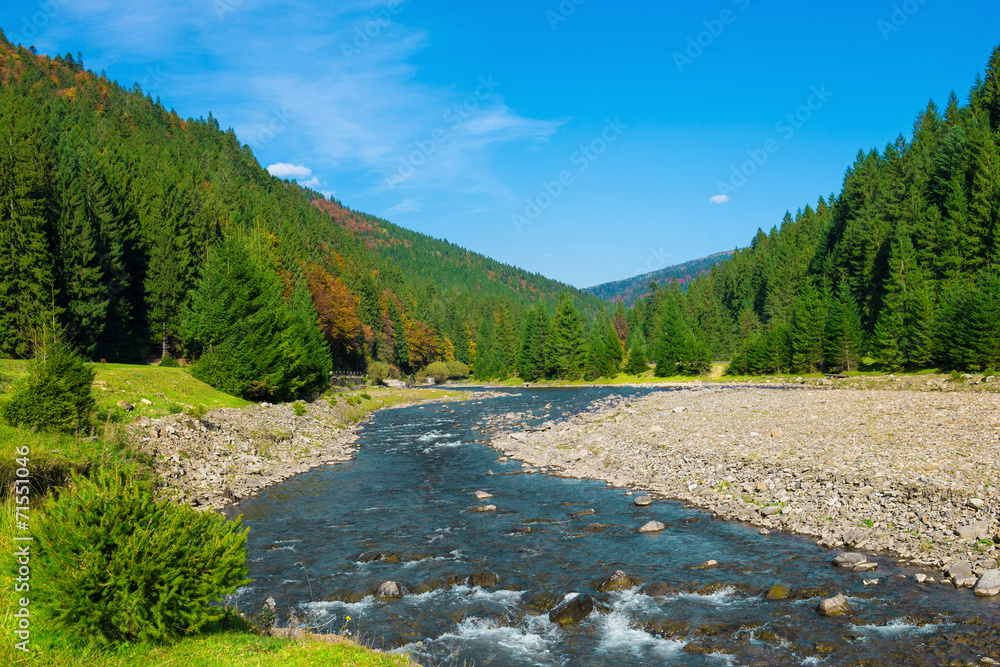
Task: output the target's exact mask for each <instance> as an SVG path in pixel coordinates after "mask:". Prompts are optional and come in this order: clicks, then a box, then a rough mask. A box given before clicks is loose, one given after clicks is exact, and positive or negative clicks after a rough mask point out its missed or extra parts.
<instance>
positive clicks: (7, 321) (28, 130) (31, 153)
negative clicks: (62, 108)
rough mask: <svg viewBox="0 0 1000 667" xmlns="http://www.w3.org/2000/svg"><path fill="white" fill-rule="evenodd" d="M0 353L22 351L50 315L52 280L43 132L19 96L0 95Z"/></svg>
mask: <svg viewBox="0 0 1000 667" xmlns="http://www.w3.org/2000/svg"><path fill="white" fill-rule="evenodd" d="M0 128H2V131H0V248H2V250H0V354H2V355H4V356H19V357H26V356H28V355H30V354H31V352H32V350H31V340H32V337H33V334H34V335H40V332H41V331H42V329H43V327H44V325H45V323H46V322H47V321H50V320H51V317H50V316H51V315H52V312H51V311H52V308H51V305H52V303H53V297H54V296H55V283H54V280H53V270H52V258H51V253H50V250H49V248H50V247H51V245H50V243H49V240H48V238H47V235H46V230H47V228H48V220H47V219H46V199H47V197H48V194H47V188H48V185H47V183H46V181H45V175H44V172H43V168H44V165H45V164H46V158H45V155H46V150H45V149H44V147H43V146H42V145H40V142H39V137H40V136H42V133H41V132H40V131H39V130H38V129H37V128H34V127H33V126H32V123H31V122H30V118H29V117H28V116H27V112H26V110H25V109H24V108H23V103H22V102H21V100H19V99H17V98H16V97H15V96H14V95H12V94H11V93H9V92H7V91H4V94H3V95H2V96H0Z"/></svg>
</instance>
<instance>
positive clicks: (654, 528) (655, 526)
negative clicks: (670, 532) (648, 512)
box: [639, 521, 666, 533]
mask: <svg viewBox="0 0 1000 667" xmlns="http://www.w3.org/2000/svg"><path fill="white" fill-rule="evenodd" d="M664 528H666V526H664V525H663V524H662V523H660V522H659V521H650V522H648V523H646V524H644V525H643V526H642V528H640V529H639V532H640V533H658V532H660V531H661V530H663V529H664Z"/></svg>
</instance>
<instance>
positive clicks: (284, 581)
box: [281, 579, 302, 585]
mask: <svg viewBox="0 0 1000 667" xmlns="http://www.w3.org/2000/svg"><path fill="white" fill-rule="evenodd" d="M301 583H302V582H301V581H299V580H298V579H282V580H281V584H282V585H285V584H301Z"/></svg>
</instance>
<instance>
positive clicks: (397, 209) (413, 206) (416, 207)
mask: <svg viewBox="0 0 1000 667" xmlns="http://www.w3.org/2000/svg"><path fill="white" fill-rule="evenodd" d="M422 209H423V206H422V205H421V203H420V202H419V201H417V200H416V199H414V198H412V197H410V198H407V199H404V200H403V201H401V202H399V203H398V204H396V205H395V206H393V207H391V208H388V209H386V211H385V212H384V213H383V214H382V217H384V218H388V217H389V216H393V215H398V214H400V213H413V212H414V211H420V210H422Z"/></svg>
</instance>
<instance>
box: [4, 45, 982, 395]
mask: <svg viewBox="0 0 1000 667" xmlns="http://www.w3.org/2000/svg"><path fill="white" fill-rule="evenodd" d="M0 77H2V87H0V137H2V141H0V241H2V245H3V252H2V253H0V263H2V266H0V356H5V357H29V356H31V355H32V354H33V351H34V350H33V345H34V341H37V340H39V339H40V338H41V337H42V335H43V333H42V332H43V331H45V330H47V329H50V328H55V329H56V330H57V331H58V332H59V333H60V334H61V335H62V336H63V337H64V338H65V339H66V340H67V341H68V342H70V343H71V344H72V345H73V346H74V347H75V348H76V349H77V350H79V351H80V352H81V353H82V354H83V355H84V356H85V357H86V358H88V359H91V360H95V361H97V360H102V359H103V360H107V361H136V360H143V359H148V358H150V357H155V358H161V357H163V358H166V357H184V358H186V359H188V360H189V361H191V362H192V363H193V368H192V371H193V372H194V374H195V375H196V376H197V377H199V378H201V379H203V380H205V381H207V382H209V383H210V384H212V385H213V386H216V387H217V388H219V389H222V390H224V391H227V392H229V393H232V394H236V395H240V396H244V397H247V398H251V399H256V400H287V399H290V398H296V397H302V396H308V395H312V394H315V393H316V392H317V391H319V390H320V389H321V388H322V387H323V386H325V383H326V381H327V374H328V372H329V371H330V369H331V368H335V369H349V370H363V369H365V368H366V367H367V365H368V364H369V363H371V362H382V363H385V364H390V365H392V366H395V367H396V368H398V369H399V370H400V371H401V372H402V373H413V372H416V371H419V370H421V369H423V368H425V367H426V366H427V365H429V364H430V363H432V362H435V361H452V360H457V361H461V362H464V363H466V364H468V365H469V366H470V368H471V370H472V373H473V375H474V377H476V378H477V379H481V380H483V379H489V378H506V377H511V376H514V375H518V376H520V377H521V378H523V379H524V380H527V381H534V380H537V379H541V378H570V379H573V378H584V379H596V378H598V377H602V376H614V375H616V374H618V373H620V372H622V371H623V370H625V371H628V372H630V373H636V372H642V371H645V370H647V369H648V368H649V366H648V364H655V372H656V374H657V375H659V376H668V375H676V374H699V373H703V372H705V371H706V370H707V369H708V368H709V367H710V365H711V362H712V361H713V360H715V361H718V360H731V365H730V371H731V372H733V373H740V374H765V373H766V374H771V373H785V372H792V373H805V372H818V371H852V370H856V369H857V368H858V367H859V366H861V365H862V364H865V363H867V364H871V363H876V364H880V365H881V366H882V367H883V368H884V369H887V370H900V369H917V368H922V367H929V366H939V367H947V368H954V369H963V370H964V369H969V370H972V369H976V370H986V369H989V368H993V369H995V368H997V367H1000V278H998V275H997V265H998V261H1000V221H998V218H1000V47H998V48H997V49H996V50H994V52H993V54H992V55H991V57H990V58H989V60H988V65H987V68H986V70H985V75H984V77H982V78H981V79H980V80H977V81H976V82H975V83H974V84H973V86H972V88H971V90H970V91H969V93H968V96H967V98H966V99H965V101H964V102H963V101H961V100H960V99H959V97H958V96H957V95H955V94H952V96H951V97H950V98H949V100H948V101H947V102H946V104H945V105H944V108H943V109H942V108H941V107H939V106H938V105H936V104H935V103H934V102H933V101H932V102H930V103H929V104H928V105H927V107H926V108H925V109H924V110H922V111H921V112H920V113H919V114H918V115H917V118H916V121H915V123H914V126H913V132H912V136H911V137H910V138H907V137H905V136H903V135H902V134H901V135H900V136H899V137H898V138H897V139H896V140H895V141H894V142H892V143H890V144H889V145H887V146H886V147H884V148H883V149H882V150H881V151H879V150H871V151H868V152H865V151H861V152H859V153H858V156H857V159H856V160H855V162H854V164H853V165H851V166H850V168H849V169H848V170H847V173H846V176H845V178H844V183H843V188H842V190H841V192H840V193H839V194H831V195H829V196H828V197H820V198H819V200H818V201H817V203H816V204H815V205H807V206H805V207H804V208H803V209H800V210H799V211H797V212H796V213H795V214H794V215H792V214H791V213H788V214H786V215H785V217H784V219H783V220H782V221H781V223H780V225H778V226H776V227H774V228H773V229H771V230H770V231H769V232H768V233H764V232H763V231H762V230H758V231H757V234H756V235H755V236H754V238H753V239H752V241H751V242H750V244H749V246H748V247H746V248H743V249H739V250H736V251H735V252H734V253H733V254H732V256H731V258H729V259H726V260H724V261H722V262H720V263H718V264H716V265H715V266H714V267H713V268H711V269H710V270H709V271H708V272H707V273H705V274H703V275H700V276H698V277H696V278H694V279H693V280H691V281H690V282H689V283H688V284H686V285H684V286H683V287H682V286H681V285H680V284H678V283H677V282H674V283H672V284H670V285H668V286H666V287H661V286H660V285H658V284H651V285H650V290H649V292H648V293H647V294H646V295H645V297H644V298H642V299H639V300H637V301H636V302H635V303H634V305H632V306H631V307H629V308H626V307H625V306H624V305H622V304H621V303H618V304H612V305H608V304H606V303H604V302H602V301H600V300H598V299H597V298H595V297H593V296H590V295H589V294H586V293H584V292H581V291H579V290H575V289H573V288H570V287H568V286H566V285H562V284H560V283H557V282H555V281H552V280H548V279H546V278H544V277H542V276H539V275H536V274H528V273H526V272H524V271H521V270H519V269H517V268H516V267H511V266H507V265H504V264H501V263H499V262H496V261H494V260H491V259H489V258H487V257H484V256H482V255H479V254H476V253H473V252H470V251H467V250H464V249H462V248H459V247H458V246H455V245H453V244H450V243H447V242H446V241H440V240H435V239H431V238H429V237H427V236H424V235H421V234H417V233H414V232H410V231H408V230H405V229H402V228H400V227H397V226H395V225H392V224H391V223H389V222H387V221H384V220H380V219H378V218H376V217H373V216H369V215H366V214H363V213H358V212H354V211H351V210H349V209H348V208H346V207H344V206H343V205H341V204H340V203H339V202H335V201H329V200H327V199H325V198H323V197H322V196H321V195H319V194H318V193H315V192H313V191H311V190H308V189H305V188H303V187H301V186H299V185H297V184H295V183H292V182H289V181H283V180H280V179H277V178H274V177H272V176H270V175H269V174H268V173H267V172H266V171H265V170H264V169H262V168H261V166H260V165H259V164H258V162H257V160H256V159H255V157H254V156H253V154H252V152H251V151H250V149H249V147H248V146H245V145H241V143H240V141H239V139H238V138H237V136H236V135H235V133H234V132H233V131H232V130H228V131H224V130H222V129H221V128H220V126H219V124H218V122H217V121H216V120H215V119H214V118H213V117H212V115H211V114H209V115H208V117H207V118H199V119H183V118H181V117H179V116H178V115H177V114H176V113H175V112H174V111H172V110H168V109H167V108H166V107H165V106H164V105H163V104H161V103H160V101H159V100H158V99H156V100H154V99H151V98H150V97H149V96H147V95H145V94H144V93H143V92H142V90H141V89H140V88H139V86H134V87H133V88H131V89H126V88H124V87H122V86H120V85H118V84H117V83H116V82H113V81H110V80H108V78H107V77H106V76H105V75H104V74H103V73H102V74H95V73H93V72H89V71H87V70H86V68H85V67H84V63H83V58H82V56H79V55H78V56H77V57H74V56H72V55H71V54H66V55H65V56H58V57H48V56H45V55H39V54H36V53H34V52H33V50H30V49H27V48H24V47H22V46H14V45H12V44H11V43H9V42H8V41H7V40H6V38H3V36H2V35H0ZM592 289H596V288H592Z"/></svg>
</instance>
